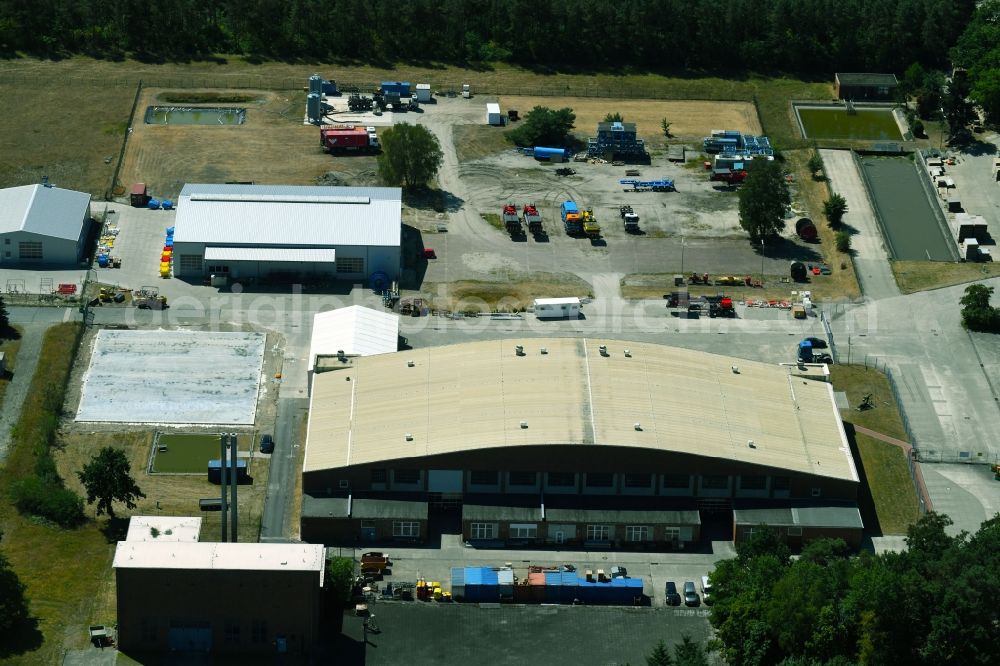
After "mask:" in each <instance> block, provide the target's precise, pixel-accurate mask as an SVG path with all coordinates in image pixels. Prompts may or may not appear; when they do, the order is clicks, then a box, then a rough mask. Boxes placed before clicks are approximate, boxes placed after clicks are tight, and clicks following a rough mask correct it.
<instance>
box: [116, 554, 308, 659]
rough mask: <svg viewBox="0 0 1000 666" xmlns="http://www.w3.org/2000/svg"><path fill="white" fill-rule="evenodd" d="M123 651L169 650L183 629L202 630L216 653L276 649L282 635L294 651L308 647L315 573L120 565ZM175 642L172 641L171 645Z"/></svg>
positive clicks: (301, 651) (267, 652)
mask: <svg viewBox="0 0 1000 666" xmlns="http://www.w3.org/2000/svg"><path fill="white" fill-rule="evenodd" d="M116 578H117V585H118V587H117V592H118V643H119V647H120V648H121V649H122V650H136V651H150V652H166V651H169V650H170V649H171V647H172V646H171V644H170V642H171V628H172V627H173V628H174V630H175V631H174V634H173V635H174V639H175V640H177V639H178V636H177V634H178V633H181V632H183V631H184V630H183V629H181V627H199V628H200V629H195V631H206V630H207V632H208V635H209V637H210V639H209V640H210V641H211V651H212V652H215V653H258V654H273V653H274V652H275V639H276V638H278V637H279V636H283V637H284V638H285V640H286V642H287V650H288V652H290V653H292V654H309V653H311V652H312V651H313V649H314V647H315V643H316V639H317V634H318V631H319V614H320V593H321V590H320V587H319V582H320V580H319V573H318V572H315V571H314V572H308V571H218V570H191V569H117V570H116ZM173 647H177V646H173Z"/></svg>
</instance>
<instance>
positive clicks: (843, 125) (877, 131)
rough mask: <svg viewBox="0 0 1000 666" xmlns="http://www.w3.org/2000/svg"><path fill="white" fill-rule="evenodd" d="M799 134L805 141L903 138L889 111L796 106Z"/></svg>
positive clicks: (891, 139)
mask: <svg viewBox="0 0 1000 666" xmlns="http://www.w3.org/2000/svg"><path fill="white" fill-rule="evenodd" d="M795 111H796V113H798V114H799V124H800V125H801V127H802V133H803V134H804V135H805V136H806V137H807V138H809V139H855V140H859V141H899V140H901V139H902V138H903V135H902V134H901V133H900V131H899V125H897V124H896V119H895V118H894V117H893V115H892V109H864V108H859V109H856V111H855V113H850V114H849V113H847V109H845V108H842V107H809V106H796V107H795Z"/></svg>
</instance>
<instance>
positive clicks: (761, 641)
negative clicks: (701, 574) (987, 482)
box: [710, 513, 1000, 666]
mask: <svg viewBox="0 0 1000 666" xmlns="http://www.w3.org/2000/svg"><path fill="white" fill-rule="evenodd" d="M950 524H951V520H950V519H949V518H948V517H947V516H942V515H939V514H934V513H931V514H928V515H927V516H925V517H923V518H922V519H921V520H920V521H919V522H918V523H916V524H915V525H913V526H911V527H910V530H909V535H908V537H907V539H906V542H907V550H906V551H904V552H901V553H895V552H887V553H882V554H879V555H872V554H870V553H867V552H864V553H862V554H861V555H860V556H849V554H848V552H847V547H846V546H845V544H844V542H843V541H841V540H839V539H820V540H817V541H813V542H812V543H810V544H809V545H807V546H806V547H805V548H804V549H803V552H802V554H801V557H799V558H798V559H796V560H794V561H793V560H792V559H791V558H790V556H789V551H788V548H787V547H786V546H785V545H784V544H783V543H782V542H781V540H780V539H779V538H778V537H777V536H776V535H775V533H774V531H773V530H771V529H767V528H765V529H762V530H761V531H759V532H758V531H757V530H755V531H754V535H753V538H752V539H750V540H749V541H748V542H746V543H743V544H739V545H738V546H737V556H736V557H735V558H734V559H730V560H724V561H722V562H720V563H719V564H718V565H717V566H716V568H715V571H714V572H713V573H712V576H711V578H712V587H713V597H714V599H715V603H714V605H713V606H712V612H711V615H710V620H711V623H712V626H713V627H715V629H716V631H717V636H718V639H719V641H720V643H721V644H722V652H723V655H724V656H725V658H726V661H727V663H729V664H730V665H731V666H763V665H765V664H782V665H783V666H820V665H822V666H833V665H837V666H840V665H847V664H857V663H860V664H908V665H909V664H912V665H915V666H919V665H921V664H962V665H966V664H996V663H1000V641H998V640H997V631H998V629H1000V610H998V606H997V604H996V599H998V598H1000V516H996V517H994V518H993V519H991V520H989V521H986V522H984V523H983V524H982V526H981V527H980V529H979V531H978V532H976V533H975V534H973V535H969V534H967V533H964V532H963V533H961V534H959V535H958V536H949V535H948V533H947V532H946V528H947V527H948V526H949V525H950Z"/></svg>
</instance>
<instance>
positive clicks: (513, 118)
mask: <svg viewBox="0 0 1000 666" xmlns="http://www.w3.org/2000/svg"><path fill="white" fill-rule="evenodd" d="M520 119H521V118H520V117H519V116H518V114H517V109H507V120H508V121H510V122H512V123H516V122H517V121H518V120H520Z"/></svg>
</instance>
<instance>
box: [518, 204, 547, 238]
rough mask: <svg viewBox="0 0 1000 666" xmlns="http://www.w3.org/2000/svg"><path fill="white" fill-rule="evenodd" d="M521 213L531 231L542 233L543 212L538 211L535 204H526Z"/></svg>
mask: <svg viewBox="0 0 1000 666" xmlns="http://www.w3.org/2000/svg"><path fill="white" fill-rule="evenodd" d="M521 214H522V215H523V216H524V225H525V226H526V227H528V229H529V230H530V231H531V233H535V234H537V233H541V231H542V214H541V213H539V212H538V208H536V207H535V204H524V208H523V209H522V210H521Z"/></svg>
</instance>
